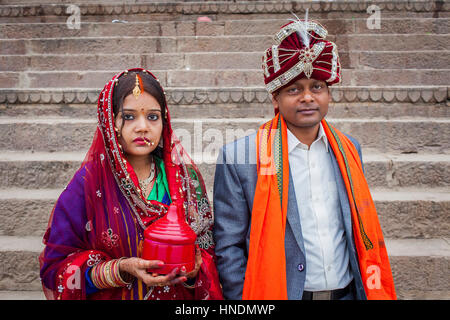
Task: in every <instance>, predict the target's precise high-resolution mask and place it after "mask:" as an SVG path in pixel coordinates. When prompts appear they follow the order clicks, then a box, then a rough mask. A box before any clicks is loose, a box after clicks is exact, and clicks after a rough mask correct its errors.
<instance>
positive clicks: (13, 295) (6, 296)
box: [0, 290, 45, 300]
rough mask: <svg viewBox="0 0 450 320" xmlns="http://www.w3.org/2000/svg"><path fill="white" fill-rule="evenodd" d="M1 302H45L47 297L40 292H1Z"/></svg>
mask: <svg viewBox="0 0 450 320" xmlns="http://www.w3.org/2000/svg"><path fill="white" fill-rule="evenodd" d="M0 300H45V295H44V292H43V291H42V290H40V291H1V290H0Z"/></svg>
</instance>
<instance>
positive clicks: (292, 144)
mask: <svg viewBox="0 0 450 320" xmlns="http://www.w3.org/2000/svg"><path fill="white" fill-rule="evenodd" d="M287 136H288V152H289V153H291V152H292V151H293V150H294V149H295V148H296V147H299V148H300V149H303V150H309V148H308V146H307V145H306V144H304V143H302V142H300V141H299V140H298V139H297V137H296V136H295V135H294V134H293V133H292V132H291V131H290V130H289V129H287ZM319 140H321V141H322V142H323V144H324V145H325V150H327V152H328V139H327V136H326V134H325V130H324V129H323V126H322V123H320V124H319V133H318V134H317V138H316V140H314V142H313V143H315V142H318V141H319Z"/></svg>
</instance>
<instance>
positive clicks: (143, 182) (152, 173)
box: [138, 162, 156, 196]
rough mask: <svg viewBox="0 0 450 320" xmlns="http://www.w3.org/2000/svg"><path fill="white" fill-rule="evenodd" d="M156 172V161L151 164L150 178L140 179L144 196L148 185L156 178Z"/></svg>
mask: <svg viewBox="0 0 450 320" xmlns="http://www.w3.org/2000/svg"><path fill="white" fill-rule="evenodd" d="M155 172H156V170H155V163H154V162H152V163H151V164H150V175H149V176H148V178H146V179H144V180H141V179H138V180H139V187H140V188H141V190H142V194H143V195H144V196H145V195H146V194H147V188H148V186H149V185H150V183H151V182H152V181H153V179H155Z"/></svg>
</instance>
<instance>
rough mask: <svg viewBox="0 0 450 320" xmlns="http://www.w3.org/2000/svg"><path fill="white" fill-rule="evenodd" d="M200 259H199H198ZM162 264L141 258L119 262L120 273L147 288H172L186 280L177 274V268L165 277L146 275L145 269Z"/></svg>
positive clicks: (158, 266) (154, 274) (152, 274)
mask: <svg viewBox="0 0 450 320" xmlns="http://www.w3.org/2000/svg"><path fill="white" fill-rule="evenodd" d="M200 258H201V257H200ZM163 265H164V262H162V261H159V260H145V259H141V258H136V257H132V258H127V259H123V260H121V261H120V264H119V270H120V272H126V273H129V274H131V275H133V276H135V277H136V278H138V279H139V280H141V281H142V282H143V283H145V284H146V285H147V286H149V287H150V286H160V287H163V286H173V285H175V284H179V283H182V282H184V281H186V280H187V277H186V275H183V274H179V270H178V268H175V269H173V270H172V271H171V272H170V273H169V274H167V275H159V274H157V273H148V272H147V269H150V268H151V269H153V268H160V267H162V266H163Z"/></svg>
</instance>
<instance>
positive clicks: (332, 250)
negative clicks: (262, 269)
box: [288, 124, 353, 291]
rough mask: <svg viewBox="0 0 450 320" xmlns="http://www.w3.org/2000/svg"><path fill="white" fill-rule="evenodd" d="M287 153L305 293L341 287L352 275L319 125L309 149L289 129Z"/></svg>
mask: <svg viewBox="0 0 450 320" xmlns="http://www.w3.org/2000/svg"><path fill="white" fill-rule="evenodd" d="M288 150H289V167H290V170H291V173H292V179H293V182H294V189H295V196H296V199H297V206H298V211H299V215H300V223H301V228H302V235H303V241H304V245H305V258H306V280H305V288H304V290H307V291H321V290H334V289H339V288H344V287H346V286H347V285H348V284H349V283H350V281H351V280H352V279H353V276H352V275H351V273H350V269H349V255H348V250H347V241H346V239H345V230H344V223H343V219H342V210H341V206H340V203H339V196H338V191H337V185H336V181H335V180H336V178H335V175H334V171H333V166H332V162H331V161H332V160H331V155H330V153H329V151H328V140H327V137H326V135H325V132H324V130H323V127H322V124H320V128H319V134H318V136H317V139H316V140H315V141H314V142H313V143H312V144H311V146H310V148H308V146H307V145H305V144H303V143H301V142H300V141H299V140H298V139H297V138H296V137H295V136H294V134H293V133H292V132H290V131H289V129H288Z"/></svg>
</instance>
